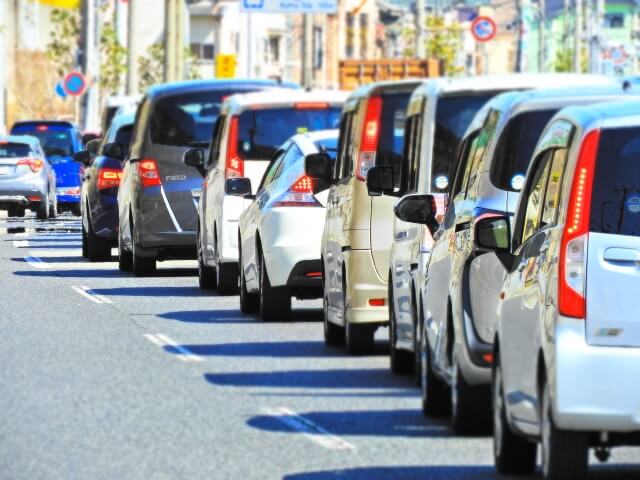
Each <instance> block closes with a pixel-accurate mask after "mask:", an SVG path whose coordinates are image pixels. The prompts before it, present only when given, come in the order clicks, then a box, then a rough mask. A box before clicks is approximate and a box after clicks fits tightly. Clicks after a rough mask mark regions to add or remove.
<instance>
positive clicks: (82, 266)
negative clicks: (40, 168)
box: [0, 214, 640, 480]
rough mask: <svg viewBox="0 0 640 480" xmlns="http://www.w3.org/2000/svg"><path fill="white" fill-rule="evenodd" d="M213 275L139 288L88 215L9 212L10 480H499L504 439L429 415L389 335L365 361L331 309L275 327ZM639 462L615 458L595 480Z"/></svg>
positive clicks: (156, 280) (637, 456) (0, 241)
mask: <svg viewBox="0 0 640 480" xmlns="http://www.w3.org/2000/svg"><path fill="white" fill-rule="evenodd" d="M114 253H115V251H114ZM196 273H197V272H196V269H195V262H165V263H161V264H159V270H158V273H157V274H156V275H155V276H152V277H147V278H134V277H133V276H131V275H123V274H120V273H119V272H118V269H117V264H116V263H115V262H109V263H89V262H87V261H85V260H84V259H82V258H81V256H80V224H79V221H78V219H77V218H75V217H71V216H66V215H65V216H62V217H59V218H58V219H56V220H53V221H48V222H38V221H36V220H35V219H34V218H27V219H24V220H22V219H21V220H9V219H6V218H5V216H4V214H0V305H1V307H0V365H2V370H1V372H2V373H1V376H0V479H3V480H4V479H30V480H31V479H94V478H95V479H182V478H189V479H199V478H207V479H212V478H213V479H218V478H221V479H236V478H237V479H251V478H256V479H278V478H284V479H289V480H294V479H295V480H302V479H305V480H321V479H337V478H349V479H351V478H356V479H367V480H368V479H395V478H398V479H400V478H402V479H413V478H420V479H431V478H439V479H440V478H441V479H490V478H497V476H496V475H495V473H494V470H493V466H492V457H491V440H490V439H489V438H487V437H476V438H460V437H456V436H454V435H453V434H452V432H451V430H450V429H449V428H448V425H447V422H446V421H433V420H431V421H427V420H425V419H424V418H423V417H422V415H421V413H420V410H419V398H418V390H417V389H416V388H415V386H414V385H413V382H412V380H411V379H410V378H407V377H394V376H392V375H391V374H390V373H389V369H388V363H389V362H388V357H387V355H386V343H385V339H386V337H387V331H386V330H381V331H379V332H378V334H377V338H378V339H379V342H378V345H377V354H375V355H372V356H365V357H351V356H347V355H345V354H344V353H343V352H342V351H341V350H336V349H329V348H326V347H325V346H324V344H323V342H322V323H321V311H320V310H319V306H320V305H319V303H318V302H304V303H302V302H301V303H297V304H296V306H295V307H296V310H295V315H294V319H293V321H290V322H286V323H270V324H265V323H263V322H261V321H259V320H258V319H256V318H253V317H248V316H243V315H242V314H240V312H239V310H238V299H237V297H218V296H215V295H211V294H205V293H202V292H201V291H200V290H199V289H198V287H197V277H196ZM630 381H637V379H630ZM634 463H635V465H633V464H634ZM639 464H640V450H638V449H618V450H614V454H613V457H612V462H611V463H610V464H608V465H606V466H603V467H602V466H597V467H596V468H595V469H594V473H593V474H592V475H591V477H592V478H615V479H620V478H640V465H639Z"/></svg>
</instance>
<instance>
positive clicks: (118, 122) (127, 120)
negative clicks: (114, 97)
mask: <svg viewBox="0 0 640 480" xmlns="http://www.w3.org/2000/svg"><path fill="white" fill-rule="evenodd" d="M135 121H136V114H135V112H129V113H123V114H120V115H116V116H115V117H113V120H111V127H110V128H115V129H118V128H120V127H123V126H125V125H133V124H134V123H135ZM105 133H106V132H105Z"/></svg>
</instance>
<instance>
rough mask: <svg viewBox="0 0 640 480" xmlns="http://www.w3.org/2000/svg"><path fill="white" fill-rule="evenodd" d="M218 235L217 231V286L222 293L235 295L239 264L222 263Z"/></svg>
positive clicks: (215, 235)
mask: <svg viewBox="0 0 640 480" xmlns="http://www.w3.org/2000/svg"><path fill="white" fill-rule="evenodd" d="M217 235H218V234H217V232H215V234H214V237H215V242H216V243H215V258H216V268H215V272H216V280H215V283H216V288H217V289H218V293H219V294H220V295H235V294H237V293H238V273H239V272H238V264H237V263H222V262H221V261H220V252H219V251H218V238H217Z"/></svg>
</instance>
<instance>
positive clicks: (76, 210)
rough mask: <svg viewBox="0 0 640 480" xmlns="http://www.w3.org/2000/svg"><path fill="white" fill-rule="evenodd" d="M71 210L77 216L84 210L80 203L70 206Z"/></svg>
mask: <svg viewBox="0 0 640 480" xmlns="http://www.w3.org/2000/svg"><path fill="white" fill-rule="evenodd" d="M69 211H70V212H71V213H73V214H74V215H75V216H76V217H79V216H81V215H82V210H81V209H80V204H79V203H74V204H73V205H71V207H70V208H69Z"/></svg>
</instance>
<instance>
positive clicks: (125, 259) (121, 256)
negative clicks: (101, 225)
mask: <svg viewBox="0 0 640 480" xmlns="http://www.w3.org/2000/svg"><path fill="white" fill-rule="evenodd" d="M132 269H133V255H132V254H131V252H127V251H126V250H125V248H124V242H123V241H122V234H121V232H120V231H119V229H118V270H120V271H121V272H130V271H131V270H132Z"/></svg>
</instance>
